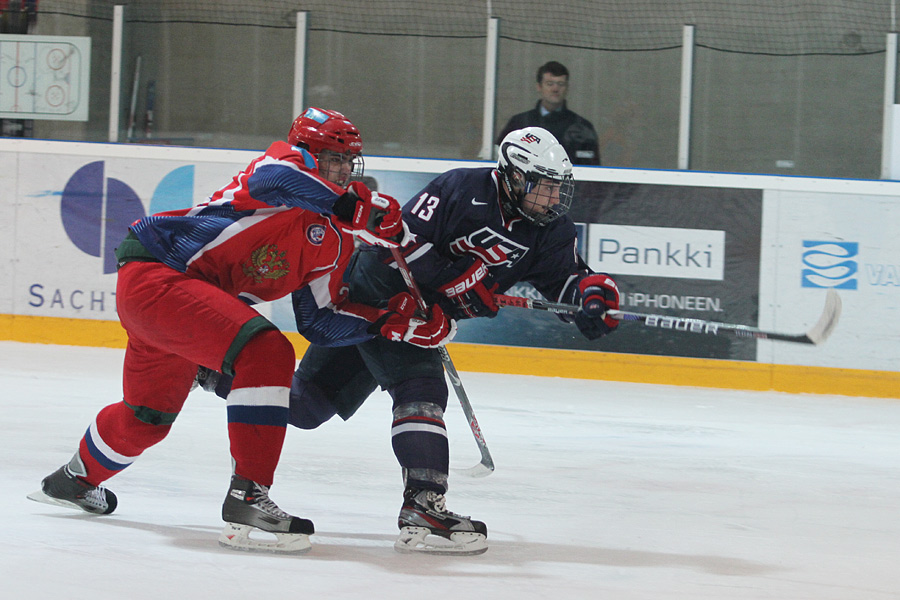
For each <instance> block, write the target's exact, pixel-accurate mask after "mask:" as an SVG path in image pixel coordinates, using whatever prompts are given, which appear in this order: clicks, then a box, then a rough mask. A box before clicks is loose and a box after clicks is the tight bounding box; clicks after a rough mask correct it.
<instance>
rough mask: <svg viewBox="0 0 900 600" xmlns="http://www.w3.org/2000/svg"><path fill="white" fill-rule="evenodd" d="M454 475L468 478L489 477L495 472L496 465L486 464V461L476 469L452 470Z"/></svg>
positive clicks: (475, 467)
mask: <svg viewBox="0 0 900 600" xmlns="http://www.w3.org/2000/svg"><path fill="white" fill-rule="evenodd" d="M450 470H451V471H453V472H454V473H459V474H460V475H465V476H466V477H475V478H480V477H487V476H488V475H490V474H491V473H493V472H494V463H493V462H491V463H490V464H485V463H484V461H482V462H480V463H478V464H477V465H475V466H474V467H469V468H468V469H456V468H454V469H450Z"/></svg>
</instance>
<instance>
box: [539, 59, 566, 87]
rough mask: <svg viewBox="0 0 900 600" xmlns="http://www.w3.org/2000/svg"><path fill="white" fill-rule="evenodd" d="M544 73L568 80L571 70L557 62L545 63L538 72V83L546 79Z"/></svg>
mask: <svg viewBox="0 0 900 600" xmlns="http://www.w3.org/2000/svg"><path fill="white" fill-rule="evenodd" d="M544 73H550V74H551V75H553V76H554V77H562V76H563V75H565V76H566V79H568V78H569V70H568V69H567V68H566V66H565V65H564V64H562V63H558V62H556V61H555V60H551V61H550V62H548V63H544V64H542V65H541V66H540V68H538V71H537V82H538V83H540V82H541V80H542V79H543V78H544Z"/></svg>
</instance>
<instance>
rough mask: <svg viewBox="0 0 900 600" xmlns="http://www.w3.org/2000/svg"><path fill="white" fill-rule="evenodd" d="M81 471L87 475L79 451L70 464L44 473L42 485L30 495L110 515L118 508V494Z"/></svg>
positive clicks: (58, 504)
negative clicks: (94, 484) (91, 479)
mask: <svg viewBox="0 0 900 600" xmlns="http://www.w3.org/2000/svg"><path fill="white" fill-rule="evenodd" d="M78 475H81V476H82V477H83V476H85V475H87V471H86V470H85V468H84V463H82V462H81V457H80V456H78V453H77V452H76V453H75V456H73V457H72V460H70V461H69V463H68V464H65V465H63V466H61V467H60V468H58V469H57V470H55V471H54V472H53V473H51V474H49V475H47V476H46V477H44V480H43V481H42V482H41V489H40V490H38V491H36V492H32V493H30V494H28V499H29V500H34V501H35V502H43V503H44V504H53V505H55V506H64V507H66V508H79V509H81V510H83V511H85V512H89V513H92V514H95V515H108V514H109V513H111V512H112V511H114V510H116V505H117V504H118V500H116V495H115V494H113V493H112V492H111V491H109V490H108V489H106V488H105V487H103V486H102V485H101V486H98V487H95V486H93V485H91V484H89V483H87V482H85V481H83V480H82V479H79V477H78Z"/></svg>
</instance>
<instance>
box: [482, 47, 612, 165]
mask: <svg viewBox="0 0 900 600" xmlns="http://www.w3.org/2000/svg"><path fill="white" fill-rule="evenodd" d="M537 90H538V94H539V95H540V100H538V103H537V105H536V106H535V107H534V108H533V109H531V110H529V111H526V112H523V113H519V114H517V115H514V116H513V117H512V118H511V119H510V120H509V122H508V123H507V124H506V126H505V127H504V128H503V130H502V131H500V135H499V136H497V144H498V145H499V144H500V140H502V139H503V138H505V137H506V135H507V134H508V133H509V132H510V131H515V130H516V129H523V128H525V127H543V128H544V129H546V130H547V131H549V132H550V133H552V134H553V136H554V137H555V138H556V139H557V140H559V142H560V144H562V146H563V148H565V150H566V153H567V154H568V155H569V157H570V158H571V160H572V164H576V165H599V164H600V148H599V146H598V144H597V132H596V131H595V130H594V126H593V125H592V124H591V122H590V121H588V120H587V119H585V118H584V117H581V116H579V115H577V114H576V113H574V112H572V111H571V110H569V109H568V108H567V107H566V93H567V92H568V91H569V70H568V69H567V68H566V67H565V66H564V65H562V64H560V63H558V62H556V61H550V62H548V63H546V64H544V65H541V67H540V68H539V69H538V71H537Z"/></svg>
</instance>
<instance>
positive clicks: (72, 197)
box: [59, 160, 194, 273]
mask: <svg viewBox="0 0 900 600" xmlns="http://www.w3.org/2000/svg"><path fill="white" fill-rule="evenodd" d="M105 169H106V165H105V163H104V161H102V160H101V161H96V162H92V163H88V164H86V165H84V166H83V167H81V168H80V169H78V170H77V171H75V173H74V174H73V175H72V177H70V178H69V181H67V182H66V185H65V188H64V189H63V192H62V200H61V202H60V207H59V210H60V217H61V218H62V224H63V229H65V231H66V235H68V236H69V239H70V240H72V243H73V244H75V247H77V248H78V249H79V250H81V251H82V252H84V253H86V254H89V255H90V256H96V257H98V258H102V259H103V273H115V271H116V256H115V249H116V246H117V245H118V244H119V242H121V241H122V240H123V239H125V235H126V234H127V233H128V226H129V225H131V224H132V223H134V222H135V221H137V220H138V219H142V218H144V217H145V216H146V215H147V213H146V212H145V211H144V205H143V203H142V202H141V199H140V198H139V197H138V195H137V194H136V193H135V191H134V190H133V189H131V187H130V186H129V185H128V184H126V183H125V182H123V181H119V180H118V179H112V178H109V179H108V178H106V177H105ZM193 196H194V166H193V165H188V166H185V167H178V168H177V169H174V170H173V171H171V172H170V173H169V174H167V175H166V176H165V177H163V179H162V181H160V183H159V184H158V185H157V186H156V190H155V191H154V193H153V199H152V200H151V202H150V214H155V213H157V212H162V211H167V210H175V209H178V208H188V207H190V206H192V205H193Z"/></svg>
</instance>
